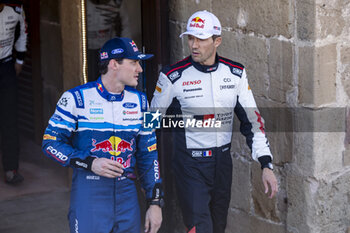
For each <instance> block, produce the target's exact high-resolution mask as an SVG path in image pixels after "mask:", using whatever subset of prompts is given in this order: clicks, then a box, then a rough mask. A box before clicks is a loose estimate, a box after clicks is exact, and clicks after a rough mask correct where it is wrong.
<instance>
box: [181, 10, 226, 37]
mask: <svg viewBox="0 0 350 233" xmlns="http://www.w3.org/2000/svg"><path fill="white" fill-rule="evenodd" d="M183 35H192V36H195V37H198V38H199V39H207V38H209V37H211V36H213V35H221V24H220V21H219V19H218V18H217V17H216V16H215V15H214V14H213V13H210V12H209V11H197V12H196V13H194V14H193V15H192V16H191V17H190V18H189V19H188V22H187V29H186V32H184V33H182V34H181V35H180V37H182V36H183Z"/></svg>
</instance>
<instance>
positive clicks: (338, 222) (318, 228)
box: [309, 172, 350, 233]
mask: <svg viewBox="0 0 350 233" xmlns="http://www.w3.org/2000/svg"><path fill="white" fill-rule="evenodd" d="M317 185H318V186H317V192H316V193H312V194H313V195H312V194H311V195H310V198H311V199H312V201H311V202H310V208H309V214H310V218H311V219H312V221H310V225H311V226H312V227H313V229H314V231H313V232H321V233H328V232H346V230H347V228H348V226H349V219H350V205H349V204H350V203H349V202H350V200H349V199H350V191H349V190H350V173H349V172H345V173H343V172H342V173H341V172H337V173H333V174H329V175H328V176H327V178H326V179H325V180H320V181H318V184H317Z"/></svg>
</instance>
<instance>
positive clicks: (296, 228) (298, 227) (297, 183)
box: [285, 165, 311, 233]
mask: <svg viewBox="0 0 350 233" xmlns="http://www.w3.org/2000/svg"><path fill="white" fill-rule="evenodd" d="M285 172H286V174H288V175H287V176H286V180H287V188H286V190H287V195H288V211H287V222H288V225H287V229H288V230H289V231H290V232H293V233H309V232H311V231H310V227H309V223H308V205H309V201H310V198H309V196H308V195H307V192H309V190H308V183H307V182H306V177H305V176H304V175H303V174H301V173H302V172H304V170H302V169H299V168H298V166H297V165H287V166H285Z"/></svg>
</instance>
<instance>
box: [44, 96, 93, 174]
mask: <svg viewBox="0 0 350 233" xmlns="http://www.w3.org/2000/svg"><path fill="white" fill-rule="evenodd" d="M74 110H75V101H74V96H73V95H72V94H71V93H70V92H65V93H64V94H63V95H62V97H61V98H60V100H59V101H58V103H57V106H56V110H55V113H54V114H53V115H52V117H51V118H50V120H49V125H48V126H47V128H46V130H45V133H44V136H43V142H42V148H43V151H44V153H45V155H46V156H48V157H49V158H51V159H53V160H55V161H56V162H58V163H59V164H61V165H62V166H65V167H66V166H71V167H76V168H84V169H87V170H91V164H92V161H93V159H94V157H92V156H91V154H90V152H89V151H88V150H87V151H80V150H77V149H75V148H74V147H73V146H72V138H73V137H74V134H75V132H76V130H77V123H78V119H79V118H81V116H77V115H75V112H74Z"/></svg>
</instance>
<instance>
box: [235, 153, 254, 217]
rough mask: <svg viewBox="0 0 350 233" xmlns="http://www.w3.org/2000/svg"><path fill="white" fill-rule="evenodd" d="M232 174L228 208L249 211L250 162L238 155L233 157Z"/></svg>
mask: <svg viewBox="0 0 350 233" xmlns="http://www.w3.org/2000/svg"><path fill="white" fill-rule="evenodd" d="M232 160H233V174H232V188H231V190H232V191H231V203H230V208H234V209H239V210H241V211H244V212H246V213H249V212H250V200H251V191H250V190H251V186H250V164H249V162H247V161H246V162H244V161H243V160H242V159H240V158H239V157H234V158H233V159H232Z"/></svg>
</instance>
